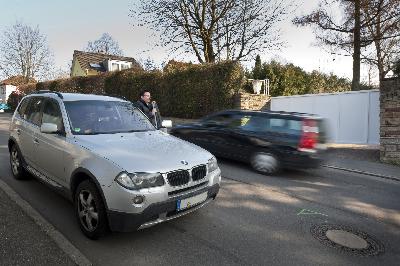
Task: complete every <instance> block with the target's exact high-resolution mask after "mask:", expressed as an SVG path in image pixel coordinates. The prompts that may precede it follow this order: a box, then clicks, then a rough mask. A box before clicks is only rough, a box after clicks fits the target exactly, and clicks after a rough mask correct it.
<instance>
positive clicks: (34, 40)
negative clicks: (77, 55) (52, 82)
mask: <svg viewBox="0 0 400 266" xmlns="http://www.w3.org/2000/svg"><path fill="white" fill-rule="evenodd" d="M53 65H54V61H53V55H52V53H51V51H50V49H49V47H48V45H47V40H46V37H45V36H44V35H42V34H41V33H40V31H39V27H38V26H36V27H35V28H32V27H30V26H28V25H25V24H23V23H22V22H16V23H15V25H13V26H11V27H9V28H7V29H6V30H5V31H4V32H3V34H2V37H1V39H0V71H1V72H2V74H3V75H4V76H6V77H9V76H15V75H22V76H24V77H25V78H26V79H27V80H28V79H29V78H36V79H43V78H46V76H47V75H48V73H49V72H50V71H51V70H52V69H53Z"/></svg>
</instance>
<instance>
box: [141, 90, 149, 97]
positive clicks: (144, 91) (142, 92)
mask: <svg viewBox="0 0 400 266" xmlns="http://www.w3.org/2000/svg"><path fill="white" fill-rule="evenodd" d="M146 92H148V93H150V91H149V90H142V91H141V92H140V94H139V97H142V96H144V94H145V93H146Z"/></svg>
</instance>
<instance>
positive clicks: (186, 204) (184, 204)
mask: <svg viewBox="0 0 400 266" xmlns="http://www.w3.org/2000/svg"><path fill="white" fill-rule="evenodd" d="M206 199H207V192H204V193H201V194H199V195H196V196H193V197H190V198H186V199H181V200H178V201H177V202H176V210H177V211H181V210H184V209H187V208H190V207H192V206H195V205H197V204H199V203H202V202H203V201H205V200H206Z"/></svg>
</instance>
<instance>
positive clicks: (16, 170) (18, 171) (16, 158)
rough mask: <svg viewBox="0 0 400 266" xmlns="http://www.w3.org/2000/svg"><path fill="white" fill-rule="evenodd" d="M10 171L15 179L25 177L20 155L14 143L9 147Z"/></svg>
mask: <svg viewBox="0 0 400 266" xmlns="http://www.w3.org/2000/svg"><path fill="white" fill-rule="evenodd" d="M10 165H11V172H12V174H13V176H14V178H15V179H18V180H21V179H25V178H27V173H26V171H25V169H24V167H23V166H22V155H21V153H20V151H19V149H18V147H17V145H16V144H14V145H12V146H11V149H10Z"/></svg>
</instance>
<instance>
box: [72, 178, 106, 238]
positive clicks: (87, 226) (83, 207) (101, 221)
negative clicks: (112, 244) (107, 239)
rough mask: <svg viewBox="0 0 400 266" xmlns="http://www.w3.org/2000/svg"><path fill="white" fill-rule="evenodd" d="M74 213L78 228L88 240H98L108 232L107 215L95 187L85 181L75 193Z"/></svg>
mask: <svg viewBox="0 0 400 266" xmlns="http://www.w3.org/2000/svg"><path fill="white" fill-rule="evenodd" d="M75 211H76V216H77V218H78V222H79V227H80V228H81V230H82V232H83V233H84V234H85V235H86V236H87V237H88V238H90V239H98V238H99V237H101V236H103V235H104V234H105V233H106V232H107V231H108V223H107V215H106V211H105V207H104V203H103V200H102V198H101V196H100V193H99V191H98V190H97V187H96V185H95V184H94V183H93V182H91V181H89V180H85V181H83V182H82V183H80V184H79V186H78V188H77V189H76V192H75Z"/></svg>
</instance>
